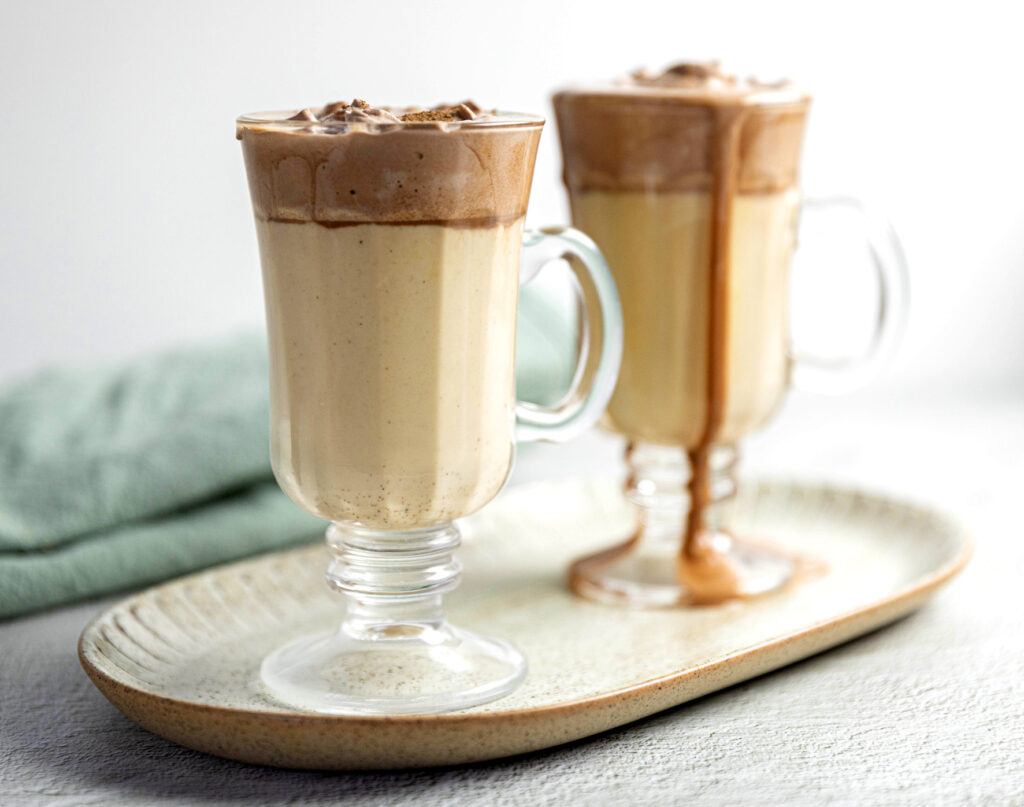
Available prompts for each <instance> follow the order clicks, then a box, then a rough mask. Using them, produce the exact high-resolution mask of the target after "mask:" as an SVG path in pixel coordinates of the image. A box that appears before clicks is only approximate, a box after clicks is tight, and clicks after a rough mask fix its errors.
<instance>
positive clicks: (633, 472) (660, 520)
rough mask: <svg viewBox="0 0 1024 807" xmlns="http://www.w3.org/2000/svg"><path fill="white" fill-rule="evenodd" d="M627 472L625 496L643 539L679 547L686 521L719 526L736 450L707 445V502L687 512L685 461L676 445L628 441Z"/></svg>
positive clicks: (731, 490)
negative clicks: (636, 516) (636, 515)
mask: <svg viewBox="0 0 1024 807" xmlns="http://www.w3.org/2000/svg"><path fill="white" fill-rule="evenodd" d="M626 462H627V463H628V465H629V477H628V479H627V481H626V498H627V499H629V501H631V502H633V503H634V504H635V505H637V507H638V510H639V521H640V529H639V532H638V538H639V540H640V541H643V542H644V543H657V544H661V543H667V544H672V545H673V546H676V547H678V548H679V549H680V550H682V549H683V548H684V547H683V546H682V544H681V541H683V540H685V539H687V538H688V537H689V536H687V525H688V524H697V525H699V527H700V529H701V530H702V531H704V532H708V533H713V532H718V531H720V530H721V525H722V523H723V518H722V505H723V504H724V503H725V502H727V501H728V500H729V499H731V498H732V497H733V495H734V494H735V493H736V466H737V463H738V454H737V451H736V448H735V447H734V446H729V445H717V446H712V447H711V449H710V450H709V454H708V458H707V469H706V481H705V483H704V484H706V485H707V488H708V492H707V504H706V505H705V507H704V509H703V512H702V513H700V514H694V517H691V514H690V507H691V497H690V495H689V493H688V490H689V483H690V479H691V473H692V468H691V461H690V460H689V459H688V457H687V454H686V452H685V451H684V450H683V449H682V448H676V447H672V446H658V445H653V444H650V443H630V445H629V446H628V448H627V449H626Z"/></svg>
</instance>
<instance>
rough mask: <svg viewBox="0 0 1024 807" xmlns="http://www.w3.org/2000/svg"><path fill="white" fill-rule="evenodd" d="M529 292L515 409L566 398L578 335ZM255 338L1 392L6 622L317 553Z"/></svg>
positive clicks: (64, 371)
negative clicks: (252, 558) (263, 558)
mask: <svg viewBox="0 0 1024 807" xmlns="http://www.w3.org/2000/svg"><path fill="white" fill-rule="evenodd" d="M572 319H573V318H572V317H570V316H566V314H565V313H564V312H560V311H559V310H557V309H556V308H554V307H552V306H551V305H549V304H548V303H547V302H546V300H545V299H544V298H543V297H541V295H540V294H539V293H537V292H534V291H532V290H531V289H530V288H529V287H527V288H526V289H524V290H523V298H522V305H521V306H520V320H519V334H518V340H519V342H518V355H517V367H516V371H517V383H518V387H519V395H520V397H522V398H524V399H526V400H531V401H535V402H539V403H545V402H550V401H551V400H554V399H556V398H558V397H559V395H560V394H561V392H562V391H564V390H565V388H566V387H567V386H568V384H569V381H570V379H571V377H572V370H573V362H574V347H573V346H574V345H575V325H574V323H573V321H572ZM268 421H269V409H268V401H267V366H266V347H265V341H264V337H263V335H262V334H261V333H254V334H247V335H243V336H238V337H235V338H232V339H227V340H222V341H219V342H215V343H211V344H207V345H202V346H190V347H183V348H178V349H174V350H168V351H164V352H162V353H159V354H156V355H152V356H148V357H142V358H139V359H135V360H132V361H129V362H126V363H123V364H120V365H116V366H107V367H88V368H75V367H70V368H55V369H49V370H45V371H43V372H40V373H38V374H36V375H34V376H31V377H29V378H26V379H24V380H22V381H19V382H16V383H13V384H11V385H8V386H7V387H5V388H0V617H4V616H13V615H15V614H21V613H27V612H29V611H33V610H37V609H40V608H45V607H48V606H52V605H56V604H59V603H64V602H70V601H72V600H76V599H81V598H83V597H88V596H94V595H97V594H101V593H106V592H110V591H115V590H121V589H126V588H131V587H136V586H141V585H145V584H149V583H152V582H155V581H158V580H162V579H166V578H169V577H174V576H177V575H180V574H184V573H186V572H189V571H192V570H195V569H199V568H202V567H205V566H210V565H213V564H216V563H223V562H226V561H230V560H234V559H236V558H240V557H243V556H245V555H249V554H253V553H257V552H264V551H267V550H271V549H276V548H280V547H284V546H288V545H291V544H295V543H298V542H302V541H307V540H313V539H315V538H317V537H318V536H319V535H320V534H322V532H323V528H324V524H323V522H320V521H318V520H317V519H315V518H313V517H311V516H309V515H307V514H306V513H304V512H302V511H301V510H299V508H298V507H296V506H295V505H294V504H292V502H291V501H290V500H289V499H288V498H287V497H286V496H285V495H284V494H283V493H281V492H280V491H279V490H278V488H277V486H276V485H275V484H274V482H273V477H272V474H271V470H270V460H269V437H268Z"/></svg>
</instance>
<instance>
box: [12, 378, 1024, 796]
mask: <svg viewBox="0 0 1024 807" xmlns="http://www.w3.org/2000/svg"><path fill="white" fill-rule="evenodd" d="M618 450H619V447H618V444H617V443H616V441H614V440H612V439H610V438H607V437H601V436H597V435H592V436H588V437H586V438H584V439H583V440H581V441H579V442H578V443H577V444H575V445H573V446H571V447H542V448H533V449H531V450H529V451H527V452H524V454H523V456H522V457H521V458H520V462H519V467H518V468H517V471H516V476H515V480H516V481H520V482H522V481H527V480H533V479H540V478H544V477H546V476H563V475H569V474H582V475H596V474H600V473H602V472H603V473H613V472H614V470H615V467H616V465H615V463H616V462H617V457H618ZM743 472H744V473H746V474H747V475H754V474H767V473H772V474H782V475H789V476H797V477H799V478H803V479H825V480H829V481H834V482H839V483H846V484H852V485H856V486H860V487H865V488H871V489H875V490H883V491H886V492H890V493H896V494H905V495H908V496H910V497H912V498H914V499H917V500H919V501H923V502H927V503H931V504H933V505H936V506H938V507H940V508H942V509H944V510H947V511H949V512H951V513H953V514H955V515H957V516H958V517H960V518H961V519H962V520H964V521H965V522H966V523H967V524H968V526H970V527H971V528H972V530H973V531H974V533H975V535H976V537H977V542H978V543H977V551H976V555H975V558H974V560H973V561H972V563H971V564H970V566H969V567H968V569H967V570H966V572H964V574H963V575H962V576H961V577H960V578H958V579H957V580H955V581H954V582H953V583H952V584H951V585H950V586H949V587H947V588H946V589H944V590H942V591H941V592H940V593H939V594H938V595H937V597H936V598H935V599H934V600H933V601H931V602H930V603H929V604H928V605H926V606H925V607H924V608H923V609H922V610H921V611H920V612H918V613H917V614H915V615H913V616H911V617H909V618H907V619H905V620H903V621H901V622H899V623H897V624H895V625H893V626H890V627H888V628H885V629H883V630H880V631H878V632H876V633H873V634H871V635H869V636H866V637H864V638H861V639H858V640H856V641H854V642H851V643H849V644H847V645H845V646H843V647H840V648H837V649H835V650H833V651H831V652H829V653H826V654H824V655H821V656H818V657H816V658H812V659H810V660H808V661H804V662H802V663H800V664H797V665H794V666H792V667H789V668H786V669H783V670H781V671H779V672H776V673H773V674H771V675H768V676H765V677H762V678H759V679H755V680H753V681H749V682H747V683H744V684H741V685H739V686H736V687H733V688H731V689H728V690H725V691H722V692H719V693H716V694H714V695H711V696H708V697H705V698H702V699H701V700H699V701H695V702H693V703H690V704H686V705H684V706H681V707H678V708H676V709H673V710H671V711H669V712H665V713H662V714H660V715H656V716H654V717H652V718H649V719H647V720H643V721H641V722H638V723H635V724H632V725H629V726H626V727H624V728H620V729H617V730H614V731H612V732H609V733H607V734H604V735H601V736H598V737H594V738H591V739H589V740H586V741H581V742H578V743H575V744H573V745H569V746H564V747H560V748H556V749H552V750H550V751H546V752H541V753H537V754H533V755H530V756H527V757H520V758H516V759H508V760H500V761H496V762H490V763H484V764H478V765H473V766H467V767H461V768H450V769H442V770H431V771H408V772H397V773H372V774H371V773H367V774H317V773H301V772H290V771H281V770H274V769H269V768H256V767H251V766H246V765H242V764H238V763H233V762H227V761H224V760H220V759H215V758H213V757H208V756H204V755H202V754H198V753H195V752H192V751H188V750H186V749H184V748H180V747H178V746H176V745H173V744H172V743H170V742H167V741H165V740H163V739H161V738H159V737H156V736H154V735H151V734H149V733H147V732H145V731H143V730H142V729H140V728H138V727H136V726H135V725H134V724H132V723H131V722H130V721H128V720H127V718H125V717H123V716H122V715H121V714H120V713H119V712H117V711H116V710H115V709H114V708H113V707H112V706H110V704H108V703H107V701H106V700H105V699H104V698H103V697H102V696H101V695H100V694H99V692H97V691H96V690H95V689H94V688H93V686H92V685H91V684H90V683H89V681H88V680H87V679H86V677H85V674H84V673H83V672H82V670H81V669H80V667H79V665H78V661H77V659H76V656H75V643H76V641H77V638H78V634H79V632H80V631H81V629H82V627H83V626H84V625H85V624H86V622H87V621H88V620H89V619H91V618H92V617H93V616H94V615H95V614H97V613H98V612H99V611H101V610H102V609H103V608H105V607H106V606H107V605H108V604H110V603H111V602H113V601H114V600H115V599H116V598H109V599H105V600H100V601H93V602H89V603H84V604H80V605H77V606H72V607H69V608H63V609H59V610H55V611H51V612H48V613H44V614H39V615H35V616H30V617H26V618H22V619H17V620H12V621H8V622H4V623H0V804H3V805H21V804H53V805H65V804H66V805H100V804H102V805H122V804H124V805H127V804H153V803H161V804H165V803H166V804H219V803H232V802H245V803H253V804H257V803H259V804H263V803H265V804H334V803H338V802H342V801H344V802H345V803H353V804H355V803H358V804H381V805H384V804H387V805H393V804H423V805H463V804H489V805H501V804H530V805H562V804H688V805H698V804H759V805H775V804H779V805H782V804H786V805H793V804H820V803H838V804H940V803H941V804H968V803H977V804H1024V630H1022V629H1021V627H1020V621H1021V614H1022V612H1024V526H1022V521H1021V512H1022V508H1021V501H1020V500H1021V497H1022V496H1024V493H1022V491H1024V399H1006V400H1002V401H991V400H990V401H986V402H983V403H953V402H944V403H937V402H935V401H931V400H920V401H916V402H909V401H895V400H891V401H886V400H881V399H879V398H878V397H877V396H876V397H874V398H873V399H871V400H870V401H869V400H867V399H857V398H850V399H845V400H830V399H825V400H821V399H809V398H807V399H805V398H797V397H794V398H793V399H792V400H790V402H789V403H788V405H787V407H786V409H785V411H784V412H783V413H782V415H781V416H780V417H779V419H778V420H777V422H776V423H775V424H773V425H772V426H771V427H770V428H769V429H768V430H767V431H766V432H765V433H764V434H762V435H759V436H758V437H757V438H755V439H754V440H752V441H751V443H750V445H749V446H747V448H746V460H745V463H744V467H743Z"/></svg>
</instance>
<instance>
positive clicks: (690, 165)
mask: <svg viewBox="0 0 1024 807" xmlns="http://www.w3.org/2000/svg"><path fill="white" fill-rule="evenodd" d="M809 104H810V97H809V96H808V95H806V94H804V93H802V92H799V91H797V90H795V89H793V88H792V87H791V86H789V85H787V84H774V85H762V84H758V83H757V82H755V81H753V80H751V81H750V82H738V81H736V80H735V79H734V78H732V77H728V76H725V75H723V74H722V73H720V72H719V71H718V69H717V64H710V65H699V64H686V65H679V66H677V67H675V68H671V69H669V70H668V71H666V72H665V73H663V74H661V75H646V74H637V75H634V76H633V78H632V80H631V81H628V82H625V83H621V84H618V85H613V86H609V87H606V88H595V89H579V90H566V91H563V92H560V93H558V94H557V95H556V96H555V97H554V106H555V113H556V117H557V120H558V129H559V135H560V138H561V145H562V154H563V162H564V169H565V170H564V179H565V183H566V186H567V188H568V191H569V197H570V202H571V206H572V218H573V224H574V225H575V226H577V227H579V228H580V229H582V230H583V231H584V232H586V233H587V234H588V235H590V236H591V237H592V238H593V239H594V240H595V241H596V242H597V244H598V246H599V247H600V248H601V250H602V251H603V253H604V255H605V257H606V258H607V260H608V263H609V265H610V267H611V269H612V273H613V274H614V275H615V280H616V283H617V285H618V288H619V294H620V297H621V300H622V308H623V320H624V355H623V361H622V368H621V372H620V376H619V381H618V384H617V387H616V390H615V393H614V395H613V396H612V400H611V402H610V404H609V407H608V411H607V413H606V417H605V421H604V422H605V423H606V425H608V426H609V427H610V428H611V429H612V430H614V431H616V432H619V433H621V434H623V435H625V436H626V437H627V438H628V439H629V441H630V442H629V445H628V449H627V461H628V463H629V467H630V476H629V480H628V482H627V496H628V498H629V499H630V500H631V501H633V502H635V503H636V504H637V505H638V509H639V527H638V529H637V531H636V533H635V534H634V535H633V536H632V537H630V538H629V540H627V541H626V542H625V543H623V544H621V545H619V546H616V547H613V548H611V549H609V550H605V551H603V552H599V553H597V554H596V555H592V556H590V557H587V558H583V559H581V560H579V561H577V562H576V563H575V564H573V566H572V567H571V569H570V584H571V586H572V588H573V590H574V591H576V592H577V593H579V594H582V595H584V596H588V597H591V598H593V599H598V600H602V601H608V602H619V603H626V604H633V605H641V606H652V607H657V606H672V605H685V604H708V603H715V602H720V601H723V600H727V599H731V598H735V597H749V596H753V595H757V594H762V593H765V592H768V591H772V590H774V589H777V588H779V587H780V586H782V585H784V584H785V583H786V582H787V581H789V580H790V579H791V578H792V576H793V574H794V572H795V568H796V562H795V560H794V559H793V558H791V557H789V556H787V555H785V554H783V553H780V552H776V551H774V550H771V549H769V548H767V547H760V546H754V545H751V544H747V543H744V542H742V541H738V540H736V539H735V538H734V537H733V536H732V535H730V534H729V532H728V529H727V525H726V524H724V523H723V515H724V510H723V508H722V506H721V505H722V504H723V503H724V502H725V501H726V500H727V499H728V498H729V497H730V496H731V495H732V493H733V492H734V491H735V487H736V483H735V479H734V476H733V475H734V471H735V464H736V456H737V454H736V444H737V442H738V441H739V440H740V439H741V438H743V437H744V436H745V435H747V434H749V433H750V432H752V431H754V430H756V429H758V428H759V427H761V426H762V425H763V424H764V423H765V422H766V421H767V420H768V419H769V418H770V417H771V416H772V414H773V413H774V412H775V410H776V408H777V406H778V405H779V403H780V401H781V399H782V397H783V393H784V392H785V389H786V387H787V385H788V384H789V383H792V384H793V385H794V386H797V387H800V388H805V389H809V390H815V391H826V392H838V391H843V390H847V389H852V388H855V387H857V386H859V385H861V384H863V383H865V382H866V381H867V380H868V379H869V378H870V377H871V376H872V375H873V374H874V373H875V371H876V370H877V369H878V368H879V366H880V365H881V364H882V363H884V362H885V361H886V360H887V359H888V358H889V356H890V355H891V354H892V353H893V351H894V348H895V347H896V345H897V343H898V342H899V341H900V337H901V335H902V331H903V327H904V324H905V320H906V313H907V299H908V291H907V288H908V281H907V271H906V266H905V262H904V260H903V255H902V251H901V249H900V245H899V242H898V241H897V239H896V237H895V234H894V233H893V232H892V230H891V229H890V228H889V227H888V225H886V224H884V223H881V222H879V220H878V219H875V218H874V217H872V216H871V215H869V214H868V213H867V212H866V211H865V210H864V208H863V207H862V206H861V205H860V204H859V203H857V202H856V201H855V200H848V199H833V200H823V201H821V202H817V203H810V202H806V203H804V204H803V205H801V199H800V193H799V190H798V184H797V174H798V168H799V162H800V151H801V146H802V141H803V132H804V123H805V119H806V116H807V110H808V107H809ZM801 207H803V208H804V209H807V210H811V209H813V210H816V211H824V212H828V213H835V212H839V211H842V212H845V213H847V214H852V215H854V216H856V217H857V218H858V220H859V223H861V224H862V225H863V230H864V238H865V240H866V243H867V245H868V248H869V252H870V256H871V261H870V265H871V267H872V268H873V270H874V271H875V272H876V273H877V277H878V281H879V293H880V298H879V309H878V310H879V315H878V321H877V323H876V325H875V330H874V338H873V340H872V342H871V345H870V347H869V348H868V350H867V351H866V353H865V354H864V355H863V356H859V357H856V358H851V359H849V360H845V361H838V362H836V361H828V360H822V359H816V358H811V357H805V356H803V355H800V354H796V353H794V352H793V351H792V350H791V348H790V340H789V313H788V297H789V268H790V262H791V257H792V254H793V250H794V248H795V246H796V236H797V225H798V219H799V214H800V212H801Z"/></svg>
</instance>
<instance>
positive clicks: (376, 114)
mask: <svg viewBox="0 0 1024 807" xmlns="http://www.w3.org/2000/svg"><path fill="white" fill-rule="evenodd" d="M496 117H498V114H497V112H496V111H492V112H485V111H484V110H482V109H481V108H480V106H479V104H477V103H475V102H473V101H470V100H466V101H462V102H461V103H458V104H439V105H437V106H435V107H430V108H429V109H424V108H422V107H405V108H402V109H395V108H392V107H376V106H373V105H371V104H369V103H367V102H366V101H363V100H362V99H360V98H355V99H353V101H352V102H351V103H349V102H347V101H333V102H331V103H329V104H324V106H322V107H306V108H305V109H300V110H299V111H298V112H296V113H295V114H294V115H291V116H290V117H285V118H282V119H281V120H286V121H305V122H308V123H320V124H326V127H325V130H326V131H332V127H331V126H330V124H365V125H369V126H371V127H382V126H385V127H386V126H389V125H396V124H402V123H417V124H420V123H456V122H459V121H468V120H484V119H486V120H492V119H495V118H496ZM339 131H340V130H339Z"/></svg>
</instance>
